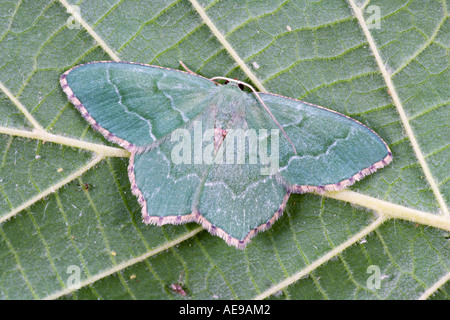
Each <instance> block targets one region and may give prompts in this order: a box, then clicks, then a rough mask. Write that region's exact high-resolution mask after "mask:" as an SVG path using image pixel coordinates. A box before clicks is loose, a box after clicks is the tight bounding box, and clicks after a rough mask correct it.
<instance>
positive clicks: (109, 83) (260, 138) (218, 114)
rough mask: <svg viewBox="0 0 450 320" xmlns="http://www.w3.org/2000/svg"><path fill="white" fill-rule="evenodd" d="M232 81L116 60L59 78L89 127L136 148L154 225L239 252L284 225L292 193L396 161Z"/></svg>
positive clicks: (296, 107) (135, 170)
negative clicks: (199, 229)
mask: <svg viewBox="0 0 450 320" xmlns="http://www.w3.org/2000/svg"><path fill="white" fill-rule="evenodd" d="M217 78H219V77H217ZM236 82H238V83H240V82H239V81H230V82H229V83H227V84H219V83H218V82H216V81H214V78H213V79H207V78H204V77H202V76H200V75H197V74H195V73H193V72H189V71H188V72H185V71H179V70H173V69H168V68H163V67H158V66H150V65H145V64H139V63H131V62H108V61H104V62H93V63H87V64H83V65H79V66H76V67H74V68H72V69H70V70H68V71H67V72H65V73H64V74H63V75H61V78H60V83H61V86H62V89H63V90H64V92H65V93H66V94H67V96H68V99H69V100H70V101H71V102H72V103H73V104H74V105H75V107H76V108H77V109H78V110H79V111H80V112H81V115H82V116H83V117H84V118H85V119H86V120H87V121H88V122H89V123H90V124H91V126H92V128H93V129H94V130H96V131H98V132H100V133H101V134H102V135H103V136H105V138H106V139H108V140H109V141H112V142H114V143H117V144H119V145H120V146H122V147H123V148H125V149H126V150H128V151H130V153H131V158H130V163H129V166H128V175H129V178H130V182H131V188H132V191H133V194H135V195H136V196H137V197H138V201H139V203H140V204H141V206H142V218H143V221H144V222H145V223H146V224H157V225H163V224H168V223H169V224H181V223H186V222H192V221H195V222H197V223H199V224H201V225H202V226H203V227H204V228H205V229H207V230H208V231H209V232H210V233H212V234H214V235H217V236H219V237H221V238H223V239H224V240H225V241H226V242H227V243H228V244H229V245H233V246H235V247H237V248H239V249H243V248H245V246H246V245H247V244H248V242H249V241H250V239H251V238H252V237H253V236H255V235H256V234H257V233H258V232H259V231H263V230H266V229H268V228H269V227H270V226H271V225H272V224H273V223H274V222H275V221H276V220H277V219H278V218H279V217H280V216H281V214H282V213H283V210H284V208H285V205H286V202H287V200H288V198H289V195H290V194H291V193H305V192H316V193H324V192H326V191H337V190H341V189H343V188H345V187H347V186H349V185H352V184H353V183H355V182H356V181H358V180H360V179H362V178H363V177H364V176H366V175H368V174H370V173H372V172H374V171H376V170H377V169H379V168H382V167H384V166H386V165H387V164H388V163H389V162H391V160H392V153H391V151H390V150H389V147H388V146H387V145H386V143H385V142H384V141H383V140H382V139H381V138H380V137H379V136H378V135H377V134H376V133H375V132H374V131H372V130H371V129H369V128H368V127H366V126H365V125H363V124H361V123H360V122H358V121H356V120H354V119H351V118H349V117H347V116H345V115H343V114H340V113H337V112H335V111H332V110H328V109H325V108H323V107H320V106H316V105H312V104H310V103H306V102H302V101H299V100H295V99H291V98H287V97H283V96H279V95H276V94H271V93H262V92H259V93H256V92H253V93H249V92H246V91H243V90H241V89H240V88H239V86H238V85H237V84H236Z"/></svg>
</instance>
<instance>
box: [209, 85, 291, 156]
mask: <svg viewBox="0 0 450 320" xmlns="http://www.w3.org/2000/svg"><path fill="white" fill-rule="evenodd" d="M209 80H211V81H214V80H226V81H231V82H235V83H237V84H241V85H243V86H246V87H247V88H250V90H252V91H253V93H254V94H255V96H256V98H257V99H258V101H259V103H261V105H262V106H263V107H264V109H266V111H267V113H268V114H269V115H270V117H271V118H272V119H273V121H274V122H275V123H276V124H277V126H278V128H280V130H281V132H283V134H284V136H285V137H286V139H287V140H288V141H289V143H290V144H291V146H292V149H294V152H295V155H297V149H295V146H294V144H293V143H292V141H291V139H290V138H289V136H288V135H287V133H286V132H285V131H284V129H283V128H282V127H281V125H280V123H279V122H278V121H277V119H275V116H274V115H273V114H272V112H270V110H269V108H267V106H266V104H265V103H264V101H262V99H261V97H260V96H259V94H258V91H256V90H255V88H253V87H252V86H251V85H249V84H248V83H245V82H243V81H239V80H235V79H230V78H226V77H213V78H211V79H209Z"/></svg>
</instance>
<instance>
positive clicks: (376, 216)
mask: <svg viewBox="0 0 450 320" xmlns="http://www.w3.org/2000/svg"><path fill="white" fill-rule="evenodd" d="M70 4H71V5H78V6H79V7H78V8H79V11H77V10H75V9H74V7H70V6H69V3H67V1H66V0H60V1H50V0H38V1H29V2H24V1H18V0H17V1H10V2H2V3H1V4H0V14H1V17H2V19H0V20H1V21H0V50H1V52H2V54H1V55H0V133H1V135H0V146H1V147H0V150H2V153H1V157H0V159H1V164H0V223H1V225H0V297H1V298H3V299H14V298H19V299H26V298H32V299H46V298H47V299H52V298H60V297H63V298H75V299H97V298H101V299H118V298H125V299H144V298H154V299H216V298H219V299H228V298H232V299H233V298H234V299H254V298H256V299H261V298H262V299H264V298H269V299H287V298H290V299H340V298H341V299H418V298H422V299H427V298H433V299H449V295H450V294H449V291H448V288H449V287H448V279H449V278H450V267H449V266H450V251H449V232H450V216H449V213H448V202H449V198H450V197H449V186H450V182H449V172H450V170H449V169H450V168H449V162H448V161H447V159H448V157H449V150H450V149H449V148H448V141H449V139H448V137H449V128H448V127H449V125H448V118H449V112H448V110H449V108H448V101H449V91H448V82H449V81H448V80H449V67H448V64H449V59H448V50H449V45H450V44H449V41H448V36H447V34H448V31H449V26H450V23H449V18H448V12H447V10H448V9H447V8H448V4H447V3H445V2H443V1H419V0H416V1H397V2H395V3H393V2H392V1H387V0H386V1H378V2H376V3H372V2H363V1H354V0H349V1H348V2H345V1H335V0H328V1H322V2H320V3H309V2H306V1H296V2H294V1H287V2H286V1H284V2H281V1H280V2H276V1H265V2H261V3H259V2H258V3H256V2H255V3H243V2H234V1H233V2H231V1H217V2H214V1H210V2H208V1H202V2H201V3H200V4H198V3H197V2H195V1H193V0H192V2H188V1H179V2H172V3H169V2H165V1H162V2H159V3H155V2H154V1H140V2H139V5H138V4H137V3H136V2H135V1H127V0H125V1H109V2H106V1H105V2H92V1H84V2H83V1H81V2H74V1H71V2H70ZM371 6H376V7H377V8H378V9H379V13H380V20H379V22H380V28H379V29H377V28H376V25H375V24H374V25H371V24H370V22H371V21H373V15H374V14H376V11H377V10H373V9H374V7H372V8H371ZM376 7H375V9H376ZM373 26H375V27H374V28H373ZM99 60H125V61H135V62H142V63H147V64H153V65H160V66H165V67H170V68H179V62H178V61H180V60H182V61H183V62H184V63H185V64H186V65H187V66H188V67H189V68H191V69H192V70H193V71H195V72H197V73H199V74H201V75H203V76H205V77H213V76H226V77H229V78H238V79H240V80H243V81H246V82H249V83H252V84H253V85H254V86H255V87H256V88H257V89H259V90H260V91H268V92H272V93H277V94H281V95H284V96H288V97H292V98H296V99H301V100H304V101H308V102H311V103H314V104H317V105H321V106H324V107H327V108H330V109H333V110H336V111H338V112H341V113H344V114H346V115H348V116H351V117H353V118H355V119H357V120H359V121H361V122H362V123H364V124H366V125H368V126H369V127H371V128H372V129H374V130H375V131H376V132H377V133H378V134H379V135H380V136H381V137H383V139H384V140H385V141H386V142H387V143H388V144H389V147H390V148H391V150H392V153H393V156H394V160H393V162H392V164H391V165H389V166H388V167H386V168H385V169H383V170H380V171H378V172H376V173H375V174H373V175H371V176H369V177H368V178H366V179H364V180H362V181H360V182H358V183H357V184H355V185H354V186H352V187H351V188H350V189H349V190H347V191H343V192H339V193H327V194H326V195H325V196H323V197H322V196H317V195H295V196H292V197H291V198H290V200H289V202H288V203H287V207H286V210H285V213H284V214H283V216H282V217H281V218H280V219H279V220H278V222H277V223H276V224H274V226H273V227H272V228H271V229H270V230H268V231H267V232H264V233H261V234H259V235H258V236H257V237H255V238H254V239H253V241H252V242H251V243H250V244H249V245H248V246H247V248H246V249H245V250H243V251H242V250H236V249H235V248H232V247H229V246H227V245H226V244H225V243H224V242H223V241H222V240H221V239H218V238H217V237H214V236H211V235H210V234H209V233H207V232H206V231H203V229H202V228H201V227H198V226H197V225H196V224H188V225H181V226H164V227H157V226H146V225H145V224H143V223H142V222H141V219H140V210H141V208H140V206H139V204H138V203H137V200H136V198H135V196H134V195H132V193H131V188H130V183H129V180H128V177H127V164H128V160H129V159H128V156H129V154H128V152H126V151H125V150H123V149H120V148H118V147H117V146H116V145H114V144H111V143H109V142H107V141H106V140H105V139H104V138H103V137H102V136H101V135H100V134H98V133H95V132H94V131H93V130H92V129H91V128H90V127H89V124H88V123H86V122H85V121H84V120H83V118H82V117H81V115H80V114H79V113H78V111H76V109H75V108H74V107H73V106H72V105H71V104H70V103H69V102H68V101H67V99H66V97H65V94H64V92H63V91H62V89H61V88H60V86H59V82H58V79H59V76H60V75H61V74H62V73H63V72H64V71H65V70H67V69H69V68H70V67H72V66H75V65H77V64H80V63H84V62H89V61H99ZM86 186H87V187H86ZM78 276H79V280H80V282H77V279H78ZM377 280H379V283H378V282H377ZM172 284H179V285H181V287H182V288H183V290H184V291H185V292H186V296H183V295H181V294H179V293H177V292H176V291H174V290H173V289H172V286H171V285H172ZM378 284H379V286H378Z"/></svg>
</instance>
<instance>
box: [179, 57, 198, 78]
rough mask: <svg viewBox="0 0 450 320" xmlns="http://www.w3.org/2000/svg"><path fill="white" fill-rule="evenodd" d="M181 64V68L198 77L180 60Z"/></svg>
mask: <svg viewBox="0 0 450 320" xmlns="http://www.w3.org/2000/svg"><path fill="white" fill-rule="evenodd" d="M179 62H180V64H181V66H182V67H183V69H184V70H186V71H187V72H188V73H190V74H195V75H197V74H196V73H195V72H194V71H192V70H191V69H189V68H188V67H187V66H186V65H185V64H184V62H183V61H181V60H180V61H179Z"/></svg>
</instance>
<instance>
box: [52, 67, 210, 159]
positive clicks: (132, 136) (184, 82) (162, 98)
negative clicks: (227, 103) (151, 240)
mask: <svg viewBox="0 0 450 320" xmlns="http://www.w3.org/2000/svg"><path fill="white" fill-rule="evenodd" d="M60 82H61V86H62V88H63V90H64V91H65V92H66V94H67V96H68V98H69V100H70V101H71V102H72V103H73V104H74V105H75V106H76V107H77V108H78V110H79V111H80V112H81V114H82V115H83V117H84V118H85V119H86V120H87V121H88V122H89V123H91V125H92V127H93V128H94V130H97V131H99V132H101V133H102V134H103V135H104V136H105V137H106V138H107V139H108V140H110V141H113V142H116V143H118V144H120V145H121V146H122V147H124V148H125V149H127V150H129V151H140V149H142V148H145V147H148V146H150V145H151V144H152V143H154V142H155V141H156V140H158V139H161V138H162V137H164V136H166V135H168V134H170V133H171V132H172V131H173V130H175V129H176V128H178V127H181V126H183V125H184V124H185V123H186V122H188V121H189V120H190V119H193V118H195V117H196V116H197V115H199V114H200V113H202V112H203V110H204V108H205V107H206V104H204V100H205V99H206V98H207V96H208V94H210V93H211V89H214V87H215V84H214V83H213V82H212V81H210V80H208V79H206V78H203V77H201V76H198V75H194V74H190V73H186V72H183V71H178V70H172V69H167V68H161V67H156V66H149V65H143V64H138V63H130V62H108V61H105V62H94V63H88V64H83V65H79V66H76V67H74V68H72V69H70V70H68V71H67V72H65V73H64V74H63V75H62V76H61V78H60Z"/></svg>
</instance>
